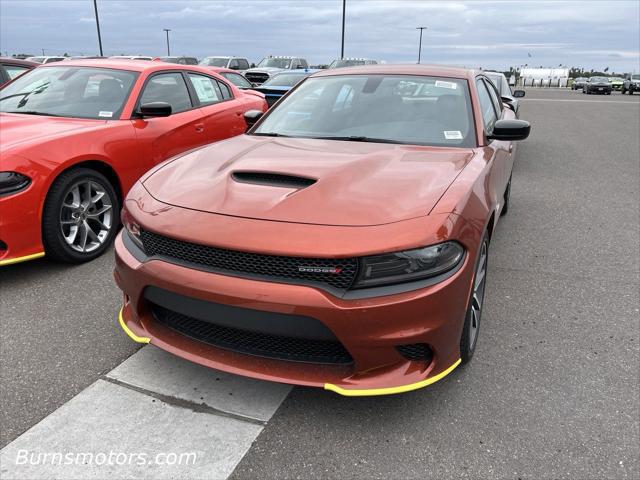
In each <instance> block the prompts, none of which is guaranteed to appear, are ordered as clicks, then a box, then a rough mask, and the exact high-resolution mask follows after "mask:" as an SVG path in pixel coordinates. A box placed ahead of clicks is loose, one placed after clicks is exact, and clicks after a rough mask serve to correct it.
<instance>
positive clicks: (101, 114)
mask: <svg viewBox="0 0 640 480" xmlns="http://www.w3.org/2000/svg"><path fill="white" fill-rule="evenodd" d="M94 111H95V110H94ZM98 116H99V117H104V118H111V117H113V112H106V111H104V110H101V111H100V112H98Z"/></svg>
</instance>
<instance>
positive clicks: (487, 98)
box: [476, 79, 497, 132]
mask: <svg viewBox="0 0 640 480" xmlns="http://www.w3.org/2000/svg"><path fill="white" fill-rule="evenodd" d="M476 87H477V88H478V99H479V101H480V109H481V110H482V120H483V122H484V128H485V131H487V132H491V131H492V130H493V124H494V123H496V120H497V117H496V111H495V110H494V107H493V100H491V95H489V92H488V91H487V86H486V85H485V83H484V82H483V81H482V80H480V79H478V80H476Z"/></svg>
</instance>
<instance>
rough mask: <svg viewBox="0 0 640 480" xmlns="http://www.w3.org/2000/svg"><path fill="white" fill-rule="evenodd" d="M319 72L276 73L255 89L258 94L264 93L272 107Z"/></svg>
mask: <svg viewBox="0 0 640 480" xmlns="http://www.w3.org/2000/svg"><path fill="white" fill-rule="evenodd" d="M317 71H318V70H311V69H310V68H305V69H304V70H288V71H286V72H280V73H276V74H275V75H274V76H273V77H271V78H270V79H269V80H267V81H266V82H264V83H263V84H262V85H260V86H259V87H253V88H254V90H256V91H258V92H261V93H264V96H265V99H266V100H267V104H268V105H269V107H271V106H272V105H273V104H274V103H276V102H277V101H278V100H280V98H282V96H283V95H284V94H286V93H287V92H288V91H289V90H291V89H292V88H293V87H295V86H296V85H297V84H298V83H300V82H301V81H302V80H304V79H305V78H307V77H308V76H309V75H311V74H313V73H315V72H317Z"/></svg>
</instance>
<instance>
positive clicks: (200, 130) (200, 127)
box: [195, 123, 204, 133]
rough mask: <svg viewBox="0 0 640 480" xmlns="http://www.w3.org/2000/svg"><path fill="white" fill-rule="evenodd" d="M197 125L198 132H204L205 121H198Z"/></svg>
mask: <svg viewBox="0 0 640 480" xmlns="http://www.w3.org/2000/svg"><path fill="white" fill-rule="evenodd" d="M195 127H196V132H198V133H202V132H204V123H197V124H196V125H195Z"/></svg>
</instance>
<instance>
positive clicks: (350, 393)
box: [324, 359, 462, 397]
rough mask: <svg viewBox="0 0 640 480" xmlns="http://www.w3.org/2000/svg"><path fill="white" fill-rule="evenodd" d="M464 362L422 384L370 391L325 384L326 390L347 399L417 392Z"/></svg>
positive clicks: (371, 389) (457, 363)
mask: <svg viewBox="0 0 640 480" xmlns="http://www.w3.org/2000/svg"><path fill="white" fill-rule="evenodd" d="M461 361H462V360H461V359H458V360H457V361H456V362H455V363H454V364H453V365H451V366H450V367H449V368H447V369H446V370H444V371H443V372H440V373H439V374H438V375H434V376H433V377H429V378H427V379H425V380H422V381H420V382H416V383H410V384H409V385H400V386H399V387H386V388H369V389H366V388H365V389H362V390H358V389H353V390H351V389H348V388H342V387H339V386H337V385H334V384H332V383H325V384H324V389H325V390H331V391H332V392H336V393H339V394H340V395H344V396H346V397H367V396H370V395H371V396H373V395H393V394H396V393H404V392H410V391H411V390H417V389H419V388H422V387H426V386H427V385H431V384H432V383H436V382H437V381H438V380H440V379H442V378H444V377H446V376H447V375H449V374H450V373H451V372H453V370H455V368H456V367H457V366H458V365H460V362H461Z"/></svg>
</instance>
